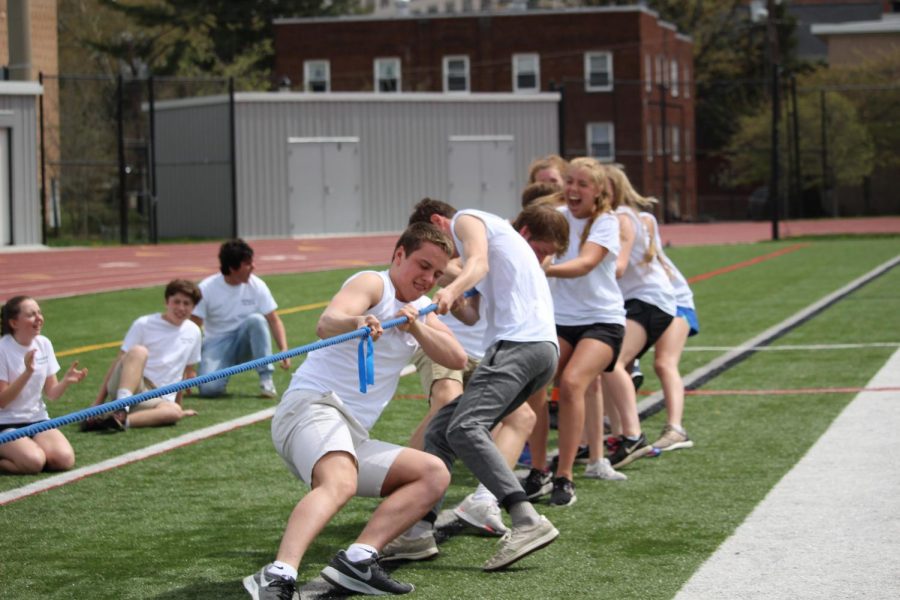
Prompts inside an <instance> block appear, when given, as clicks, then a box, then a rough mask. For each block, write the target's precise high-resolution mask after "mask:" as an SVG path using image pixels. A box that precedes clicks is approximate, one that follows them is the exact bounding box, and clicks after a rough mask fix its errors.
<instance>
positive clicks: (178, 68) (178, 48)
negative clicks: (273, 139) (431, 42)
mask: <svg viewBox="0 0 900 600" xmlns="http://www.w3.org/2000/svg"><path fill="white" fill-rule="evenodd" d="M98 1H99V3H100V4H101V5H103V6H104V7H106V8H108V9H109V10H111V11H114V12H117V13H119V14H121V15H123V16H125V17H126V18H127V20H128V22H129V23H131V24H132V25H133V27H134V29H129V30H126V31H123V32H122V33H121V34H119V35H114V36H109V35H105V36H102V37H97V38H94V39H90V40H88V43H89V44H90V45H91V46H92V47H93V48H95V49H97V50H98V51H100V52H101V53H103V54H106V55H108V56H111V57H114V58H115V59H117V60H118V61H119V63H120V64H121V65H122V66H123V68H124V69H125V70H126V71H127V72H128V73H129V74H131V75H135V76H145V75H149V74H153V75H177V76H188V77H199V76H205V77H210V76H213V77H215V76H218V77H235V78H236V85H237V87H238V88H239V89H257V90H258V89H261V88H263V89H264V88H269V87H271V86H272V84H273V81H272V76H271V69H272V65H273V64H274V50H273V44H272V40H273V32H272V21H273V19H275V18H277V17H281V16H288V17H312V16H328V15H340V14H346V13H348V12H352V11H354V10H356V7H357V0H331V1H330V2H321V0H262V1H253V2H235V1H233V0H142V1H138V0H134V1H132V2H128V3H125V2H121V1H117V0H98Z"/></svg>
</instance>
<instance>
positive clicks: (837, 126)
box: [727, 90, 875, 189]
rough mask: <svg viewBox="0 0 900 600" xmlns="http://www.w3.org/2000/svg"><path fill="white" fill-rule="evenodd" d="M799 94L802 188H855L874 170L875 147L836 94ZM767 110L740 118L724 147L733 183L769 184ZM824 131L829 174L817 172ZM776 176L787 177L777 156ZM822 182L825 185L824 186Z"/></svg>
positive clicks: (852, 110) (857, 118)
mask: <svg viewBox="0 0 900 600" xmlns="http://www.w3.org/2000/svg"><path fill="white" fill-rule="evenodd" d="M822 94H824V109H825V114H824V119H823V113H822V108H823V102H822V99H823V96H822V95H821V94H819V93H804V94H802V95H801V96H800V97H799V98H798V102H797V104H798V111H797V114H798V117H799V122H798V125H799V138H800V140H801V141H802V142H801V143H802V144H803V146H802V148H801V152H800V169H801V172H802V173H803V175H804V178H803V188H804V189H813V188H828V187H830V186H832V185H835V184H837V185H859V184H860V183H861V182H862V180H863V179H864V178H865V177H868V176H869V175H871V174H872V170H873V168H874V157H875V144H874V142H873V140H872V136H871V135H870V133H869V130H868V128H867V127H866V126H865V124H864V123H862V122H861V120H860V116H859V112H858V111H857V109H856V106H854V104H853V102H851V101H850V100H849V99H847V98H846V97H845V96H844V95H843V94H841V93H839V92H835V91H824V90H823V91H822ZM771 122H772V121H771V109H770V108H769V107H765V106H764V107H762V108H761V109H760V110H759V111H757V112H756V113H754V114H751V115H747V116H745V117H742V118H741V119H740V120H739V122H738V131H737V133H735V135H734V137H733V138H732V140H731V142H730V143H729V144H728V147H727V155H728V157H729V158H730V160H731V177H732V183H734V184H736V185H759V184H761V183H765V182H767V181H768V180H769V169H770V166H771V164H770V156H771V155H770V145H769V142H770V138H769V135H770V132H771ZM823 122H824V124H825V125H824V129H825V137H826V144H827V152H828V155H827V163H828V165H829V173H823V171H822V152H823V151H826V148H825V147H823V145H822V129H823V125H822V124H823ZM780 156H781V159H782V162H783V163H784V164H783V165H782V169H781V172H782V173H787V172H788V165H787V160H788V153H787V152H786V151H783V152H781V153H780ZM823 177H826V178H827V180H825V181H823Z"/></svg>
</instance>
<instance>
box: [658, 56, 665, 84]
mask: <svg viewBox="0 0 900 600" xmlns="http://www.w3.org/2000/svg"><path fill="white" fill-rule="evenodd" d="M663 62H664V58H663V55H662V54H657V55H656V85H662V84H663Z"/></svg>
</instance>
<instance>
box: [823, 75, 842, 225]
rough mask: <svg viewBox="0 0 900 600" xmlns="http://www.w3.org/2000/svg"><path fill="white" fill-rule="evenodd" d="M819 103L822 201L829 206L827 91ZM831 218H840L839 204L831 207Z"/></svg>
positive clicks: (830, 193)
mask: <svg viewBox="0 0 900 600" xmlns="http://www.w3.org/2000/svg"><path fill="white" fill-rule="evenodd" d="M819 102H820V105H821V108H820V110H819V112H820V113H821V116H822V124H821V128H822V200H823V203H824V204H825V205H826V206H827V205H828V204H829V200H830V197H831V195H832V192H831V184H830V181H829V180H830V177H829V175H830V173H829V171H828V106H827V105H826V104H825V90H819ZM831 216H832V217H837V216H838V211H837V203H834V204H833V205H832V207H831Z"/></svg>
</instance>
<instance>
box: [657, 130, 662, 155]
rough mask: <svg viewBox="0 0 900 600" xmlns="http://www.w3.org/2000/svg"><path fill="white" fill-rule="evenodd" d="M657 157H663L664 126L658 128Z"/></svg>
mask: <svg viewBox="0 0 900 600" xmlns="http://www.w3.org/2000/svg"><path fill="white" fill-rule="evenodd" d="M656 155H657V156H662V155H663V129H662V125H657V126H656Z"/></svg>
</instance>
